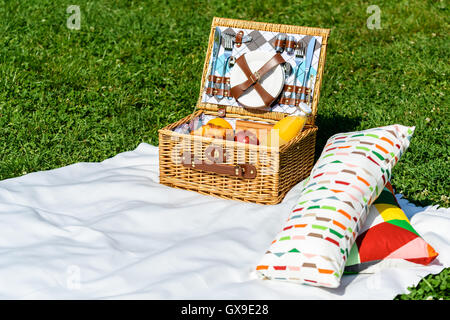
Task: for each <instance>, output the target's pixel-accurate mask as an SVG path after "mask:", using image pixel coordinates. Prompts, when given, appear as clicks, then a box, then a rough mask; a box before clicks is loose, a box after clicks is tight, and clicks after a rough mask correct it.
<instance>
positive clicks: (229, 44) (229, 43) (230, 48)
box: [217, 33, 233, 100]
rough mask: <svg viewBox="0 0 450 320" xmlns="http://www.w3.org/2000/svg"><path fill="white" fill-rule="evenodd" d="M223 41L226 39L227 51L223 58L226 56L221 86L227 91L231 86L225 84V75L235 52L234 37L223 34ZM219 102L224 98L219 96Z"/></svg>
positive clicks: (224, 44)
mask: <svg viewBox="0 0 450 320" xmlns="http://www.w3.org/2000/svg"><path fill="white" fill-rule="evenodd" d="M222 36H223V39H224V43H223V46H224V48H225V51H224V52H223V56H224V62H223V69H222V74H221V76H222V78H223V81H222V83H221V84H220V89H222V90H225V89H229V86H230V85H229V84H226V83H225V74H226V73H227V66H228V60H229V59H230V57H231V53H232V52H233V36H231V35H228V34H226V33H225V34H223V35H222ZM231 98H232V97H231V96H229V97H228V99H231ZM217 99H218V100H221V99H223V96H221V95H220V96H217Z"/></svg>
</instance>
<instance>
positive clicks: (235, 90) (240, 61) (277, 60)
mask: <svg viewBox="0 0 450 320" xmlns="http://www.w3.org/2000/svg"><path fill="white" fill-rule="evenodd" d="M285 62H286V61H285V60H284V59H283V57H282V56H281V54H279V53H277V54H275V55H274V56H273V57H272V58H271V59H270V60H269V61H267V62H266V63H265V64H264V65H263V66H262V67H261V68H260V69H259V70H258V71H256V72H255V73H252V72H251V70H250V68H249V66H248V63H247V60H246V59H245V54H243V55H242V56H240V57H239V58H237V59H236V64H237V65H238V66H239V67H240V68H241V70H242V72H244V74H245V76H246V77H247V80H246V81H244V82H242V83H241V84H238V85H236V86H234V87H232V88H231V95H232V96H233V97H234V98H235V99H236V100H238V99H239V97H240V96H241V95H242V94H244V92H245V90H247V89H248V88H249V87H250V86H252V85H253V87H254V88H255V90H256V92H258V94H259V96H260V97H261V99H262V101H263V103H264V106H266V107H268V106H269V105H270V104H271V103H272V102H273V100H274V99H275V97H272V95H270V93H268V92H267V91H266V90H265V89H264V88H263V87H262V86H261V84H260V83H259V79H261V78H262V77H263V76H264V75H265V74H266V73H267V72H269V71H270V70H272V69H273V68H275V67H276V66H278V65H279V64H281V63H285Z"/></svg>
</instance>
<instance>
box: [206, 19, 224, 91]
mask: <svg viewBox="0 0 450 320" xmlns="http://www.w3.org/2000/svg"><path fill="white" fill-rule="evenodd" d="M221 41H222V31H220V28H219V27H216V30H215V31H214V45H213V53H212V59H211V60H212V61H211V72H210V75H211V81H209V82H208V88H213V89H214V82H213V81H212V80H213V78H214V74H215V73H216V62H217V56H218V55H219V49H220V43H221ZM208 95H209V96H210V97H211V96H213V95H214V93H213V90H211V94H208Z"/></svg>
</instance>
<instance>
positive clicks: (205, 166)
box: [181, 153, 257, 179]
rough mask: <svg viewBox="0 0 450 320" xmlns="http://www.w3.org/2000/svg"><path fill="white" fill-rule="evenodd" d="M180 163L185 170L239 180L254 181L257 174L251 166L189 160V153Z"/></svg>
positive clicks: (184, 155)
mask: <svg viewBox="0 0 450 320" xmlns="http://www.w3.org/2000/svg"><path fill="white" fill-rule="evenodd" d="M219 162H221V161H219ZM181 163H182V165H183V166H184V167H186V168H190V169H195V170H200V171H205V172H213V173H217V174H222V175H226V176H229V177H236V178H241V179H254V178H256V174H257V171H256V167H255V166H254V165H252V164H248V163H241V164H237V165H230V164H224V163H216V162H214V161H200V160H198V159H195V158H191V157H190V155H189V153H184V154H183V156H182V162H181Z"/></svg>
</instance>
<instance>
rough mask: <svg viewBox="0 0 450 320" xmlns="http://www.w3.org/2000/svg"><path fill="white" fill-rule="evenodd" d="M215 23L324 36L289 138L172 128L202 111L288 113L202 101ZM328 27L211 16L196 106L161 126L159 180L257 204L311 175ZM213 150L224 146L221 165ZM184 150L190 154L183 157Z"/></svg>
mask: <svg viewBox="0 0 450 320" xmlns="http://www.w3.org/2000/svg"><path fill="white" fill-rule="evenodd" d="M217 26H220V27H228V28H237V29H251V30H260V31H270V32H274V33H275V32H276V33H289V34H301V35H310V36H321V37H322V42H321V50H320V57H319V62H318V67H317V75H316V77H317V78H316V81H315V83H314V95H313V98H312V103H311V109H312V113H311V116H310V117H309V118H308V120H307V122H306V124H305V126H304V128H303V130H302V131H301V132H300V133H299V134H298V135H297V136H296V137H295V138H294V139H292V140H290V141H289V142H288V143H287V144H284V145H282V146H281V147H279V148H271V147H268V146H265V145H252V144H244V143H240V142H235V141H228V140H222V139H216V138H210V137H204V136H195V135H189V134H183V133H178V132H175V131H174V129H175V128H176V127H177V126H179V125H181V124H184V123H188V122H189V121H191V120H192V119H193V118H195V117H197V116H199V115H200V114H202V113H203V114H205V115H210V116H224V115H226V117H227V118H235V119H240V120H250V121H264V122H267V123H273V124H274V123H276V122H277V121H279V120H280V119H282V118H284V117H286V116H287V114H286V113H283V112H273V111H269V112H268V111H260V110H255V109H251V110H248V109H246V108H243V107H240V106H225V107H224V106H221V105H217V104H212V103H205V102H204V101H202V93H203V91H204V89H205V83H206V82H207V79H208V66H209V59H208V57H210V55H211V50H212V47H213V42H214V30H215V27H217ZM329 32H330V31H329V29H319V28H309V27H300V26H292V25H281V24H270V23H261V22H252V21H243V20H234V19H225V18H214V19H213V21H212V25H211V34H210V37H209V44H208V50H207V58H206V60H205V64H204V69H203V75H202V79H201V87H200V88H201V92H200V97H199V100H198V103H197V106H196V108H195V110H194V112H193V114H191V115H189V116H187V117H185V118H183V119H181V120H179V121H177V122H175V123H172V124H170V125H168V126H166V127H164V128H162V129H160V130H159V169H160V176H159V178H160V183H162V184H164V185H167V186H170V187H175V188H181V189H186V190H192V191H196V192H199V193H202V194H206V195H213V196H217V197H221V198H225V199H232V200H241V201H246V202H253V203H260V204H276V203H279V202H281V201H282V199H283V198H284V196H285V195H286V193H287V192H288V191H289V190H290V189H291V188H292V187H293V186H294V185H296V184H297V183H298V182H300V181H302V180H303V179H304V178H306V177H307V176H308V175H309V173H310V171H311V169H312V167H313V163H314V153H315V142H316V132H317V130H318V128H317V126H316V125H315V119H316V114H317V103H318V101H319V94H320V86H321V82H322V75H323V69H324V64H325V55H326V46H327V40H328V36H329ZM217 150H219V151H222V152H220V156H219V157H221V159H223V161H224V162H223V164H221V165H220V166H217V165H214V164H211V162H210V160H211V155H212V156H213V158H214V159H217ZM186 155H187V156H188V157H189V159H187V160H186ZM193 155H195V157H194V156H193ZM224 155H226V157H224ZM194 158H195V161H194Z"/></svg>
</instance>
